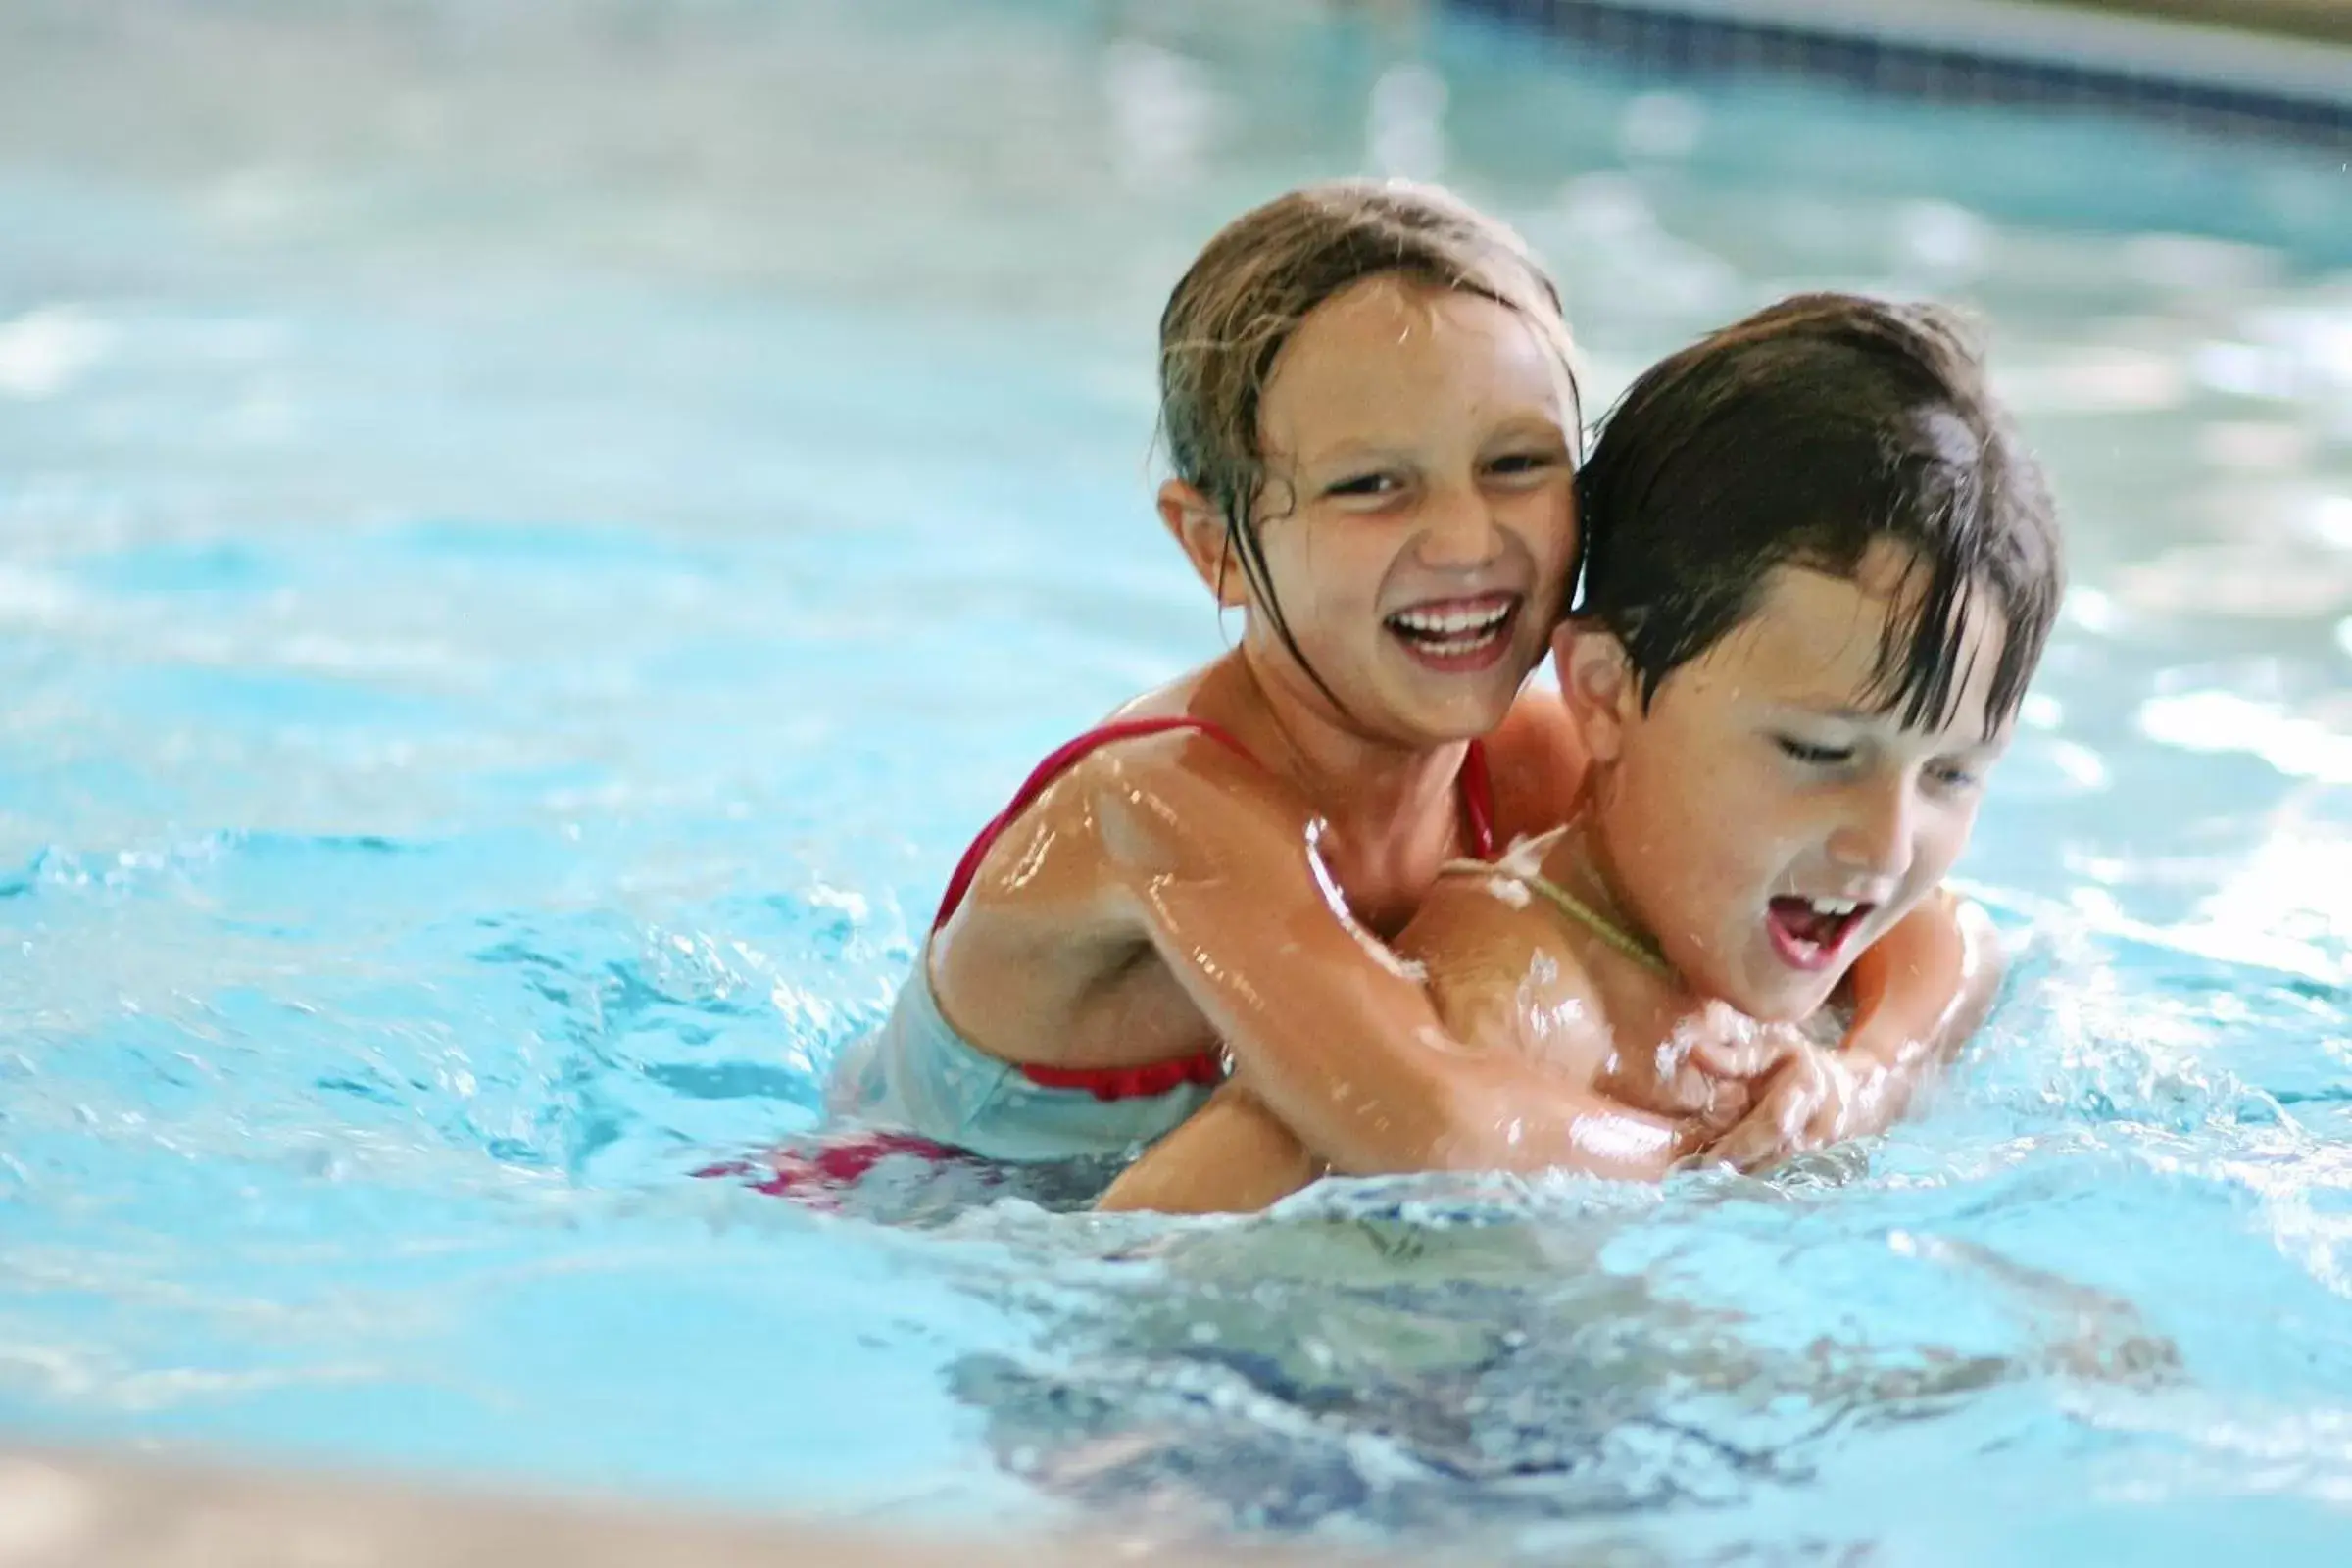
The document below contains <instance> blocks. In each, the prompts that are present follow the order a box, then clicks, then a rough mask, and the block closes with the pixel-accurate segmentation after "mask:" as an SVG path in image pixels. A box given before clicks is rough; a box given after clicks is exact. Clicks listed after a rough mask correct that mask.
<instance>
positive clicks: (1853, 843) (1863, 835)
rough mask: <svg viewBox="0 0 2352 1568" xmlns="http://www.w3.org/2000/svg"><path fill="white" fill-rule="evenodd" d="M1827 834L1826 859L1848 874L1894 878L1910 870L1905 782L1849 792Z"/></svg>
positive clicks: (1908, 797) (1874, 784)
mask: <svg viewBox="0 0 2352 1568" xmlns="http://www.w3.org/2000/svg"><path fill="white" fill-rule="evenodd" d="M1845 807H1846V809H1845V811H1844V813H1843V815H1842V817H1841V818H1840V820H1839V821H1838V825H1837V827H1836V828H1835V829H1834V830H1833V831H1832V832H1831V834H1830V843H1829V852H1830V858H1831V859H1832V860H1833V861H1835V862H1836V863H1837V864H1838V865H1839V866H1841V867H1843V868H1845V869H1847V870H1851V871H1861V872H1865V873H1867V874H1869V875H1871V876H1875V877H1887V878H1895V877H1900V876H1901V875H1902V874H1903V873H1904V872H1906V871H1908V870H1910V869H1911V856H1912V851H1913V848H1914V838H1913V832H1912V828H1913V822H1912V810H1913V807H1912V800H1911V789H1910V784H1909V781H1908V780H1890V781H1887V782H1878V781H1873V782H1872V783H1869V784H1865V785H1862V786H1859V787H1857V788H1855V789H1854V790H1852V791H1850V792H1849V793H1848V794H1847V796H1846V798H1845Z"/></svg>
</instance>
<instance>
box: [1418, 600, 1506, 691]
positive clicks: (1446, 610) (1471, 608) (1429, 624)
mask: <svg viewBox="0 0 2352 1568" xmlns="http://www.w3.org/2000/svg"><path fill="white" fill-rule="evenodd" d="M1521 603H1522V599H1521V596H1520V595H1518V594H1480V595H1478V596H1477V597H1475V598H1471V599H1445V600H1433V601H1432V602H1430V603H1429V604H1425V605H1415V606H1413V607H1412V608H1411V609H1410V610H1399V611H1398V612H1397V613H1395V614H1393V615H1391V616H1389V617H1388V619H1387V620H1386V621H1385V622H1384V624H1385V625H1386V626H1387V627H1388V628H1389V631H1390V632H1391V633H1392V634H1393V635H1395V637H1396V638H1397V641H1398V642H1400V643H1402V644H1403V645H1404V651H1405V652H1406V653H1408V654H1410V655H1411V656H1412V657H1413V659H1414V660H1415V661H1416V662H1419V663H1422V664H1424V665H1427V666H1428V667H1429V668H1431V669H1435V670H1442V671H1444V672H1446V673H1447V674H1458V673H1461V672H1464V671H1468V670H1477V669H1485V668H1487V667H1488V666H1489V665H1491V664H1493V663H1494V662H1495V661H1496V660H1498V659H1500V658H1501V657H1502V656H1503V654H1504V653H1506V652H1507V651H1508V650H1509V648H1510V646H1511V631H1512V628H1513V627H1515V626H1516V625H1517V624H1518V620H1519V607H1520V605H1521Z"/></svg>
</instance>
